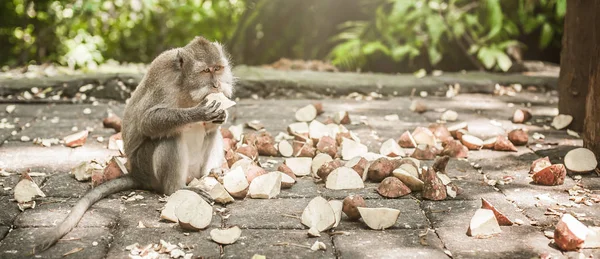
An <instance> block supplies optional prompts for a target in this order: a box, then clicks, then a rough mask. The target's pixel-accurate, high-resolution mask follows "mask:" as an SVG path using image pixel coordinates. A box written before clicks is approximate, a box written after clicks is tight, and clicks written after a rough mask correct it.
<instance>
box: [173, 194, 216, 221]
mask: <svg viewBox="0 0 600 259" xmlns="http://www.w3.org/2000/svg"><path fill="white" fill-rule="evenodd" d="M181 191H185V190H180V191H177V192H181ZM177 192H176V193H177ZM183 196H184V198H183V199H184V200H183V201H182V202H181V203H180V204H179V206H177V207H176V208H175V217H177V221H178V222H179V225H180V226H181V227H182V228H184V229H190V230H200V229H205V228H206V227H208V225H210V222H211V220H212V214H213V208H212V206H210V204H208V203H207V202H206V201H205V200H204V199H203V198H202V197H200V195H198V194H197V193H195V192H192V191H189V192H185V193H184V194H183Z"/></svg>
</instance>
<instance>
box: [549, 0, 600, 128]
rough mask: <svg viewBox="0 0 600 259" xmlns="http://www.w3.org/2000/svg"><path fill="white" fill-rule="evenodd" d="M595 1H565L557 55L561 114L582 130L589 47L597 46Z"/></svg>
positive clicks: (571, 126)
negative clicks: (558, 54) (565, 5)
mask: <svg viewBox="0 0 600 259" xmlns="http://www.w3.org/2000/svg"><path fill="white" fill-rule="evenodd" d="M597 11H600V10H598V1H589V0H572V1H568V4H567V14H566V16H565V26H564V34H563V39H562V51H561V57H560V77H559V79H558V92H559V96H560V99H559V101H558V110H559V112H560V113H561V114H569V115H571V116H573V122H572V123H571V125H569V128H570V129H572V130H575V131H578V132H581V131H582V130H583V122H584V119H585V109H586V106H585V105H582V104H584V103H585V102H586V96H587V93H588V85H589V80H590V72H591V69H590V65H591V61H592V55H591V54H592V53H591V52H592V51H593V50H594V49H595V48H596V44H595V39H594V34H593V33H592V32H593V31H596V30H597V29H598V27H597V26H595V16H596V14H597Z"/></svg>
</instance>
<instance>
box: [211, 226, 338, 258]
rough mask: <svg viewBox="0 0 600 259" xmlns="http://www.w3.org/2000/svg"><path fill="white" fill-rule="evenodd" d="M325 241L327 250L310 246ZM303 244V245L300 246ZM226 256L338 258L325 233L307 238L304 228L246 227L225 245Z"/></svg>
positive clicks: (224, 255)
mask: <svg viewBox="0 0 600 259" xmlns="http://www.w3.org/2000/svg"><path fill="white" fill-rule="evenodd" d="M317 240H318V241H320V242H323V243H325V245H326V246H327V250H326V251H312V250H310V249H309V248H308V247H310V246H312V245H313V244H314V242H315V241H317ZM298 245H301V246H302V247H301V246H298ZM223 249H224V254H223V257H224V258H251V257H252V256H253V255H255V254H258V255H264V256H266V257H267V258H336V256H335V254H334V246H333V244H332V242H331V239H330V238H329V236H328V235H327V234H325V233H322V234H321V237H318V238H307V236H306V231H302V230H288V229H284V230H271V229H244V230H242V236H241V238H240V240H238V241H237V242H236V243H234V244H232V245H227V246H224V247H223Z"/></svg>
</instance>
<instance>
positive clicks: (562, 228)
mask: <svg viewBox="0 0 600 259" xmlns="http://www.w3.org/2000/svg"><path fill="white" fill-rule="evenodd" d="M588 233H589V229H588V228H587V227H586V226H585V225H584V224H583V223H581V222H580V221H579V220H577V219H576V218H574V217H573V216H571V214H569V213H565V214H563V216H562V218H561V219H560V221H559V222H558V224H556V228H555V229H554V243H556V246H558V247H559V248H560V250H563V251H576V250H579V249H581V248H582V247H583V245H584V243H585V240H586V238H587V235H588Z"/></svg>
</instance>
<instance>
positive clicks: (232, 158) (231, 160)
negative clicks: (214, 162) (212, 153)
mask: <svg viewBox="0 0 600 259" xmlns="http://www.w3.org/2000/svg"><path fill="white" fill-rule="evenodd" d="M243 158H244V157H243V156H242V155H240V154H239V153H237V152H235V151H233V150H227V152H225V161H227V166H229V167H231V166H232V165H233V164H235V162H237V161H239V160H241V159H243Z"/></svg>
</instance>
